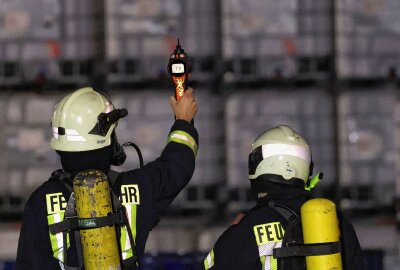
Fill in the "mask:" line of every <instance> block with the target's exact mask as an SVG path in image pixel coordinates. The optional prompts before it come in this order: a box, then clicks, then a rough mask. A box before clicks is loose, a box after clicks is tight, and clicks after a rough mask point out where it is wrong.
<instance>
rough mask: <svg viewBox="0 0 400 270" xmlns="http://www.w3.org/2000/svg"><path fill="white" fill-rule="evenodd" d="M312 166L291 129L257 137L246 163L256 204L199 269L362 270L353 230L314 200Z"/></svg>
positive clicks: (305, 147)
mask: <svg viewBox="0 0 400 270" xmlns="http://www.w3.org/2000/svg"><path fill="white" fill-rule="evenodd" d="M312 167H313V163H312V160H311V150H310V147H309V146H308V144H307V142H306V141H305V140H304V139H303V138H302V137H301V136H300V135H299V134H298V133H297V132H296V131H295V130H293V129H292V128H291V127H289V126H286V125H281V126H277V127H274V128H272V129H269V130H267V131H265V132H263V133H262V134H261V135H260V136H258V138H257V139H256V140H255V141H254V142H253V144H252V147H251V153H250V155H249V164H248V169H249V179H250V186H251V192H252V195H253V197H254V198H255V200H256V205H255V206H254V207H253V208H252V209H251V210H249V211H248V213H246V214H243V216H242V217H241V218H239V219H236V220H235V222H234V224H233V225H231V226H230V227H229V228H228V229H227V230H226V231H225V232H223V234H222V235H221V236H220V237H219V238H218V240H217V241H216V243H215V245H214V247H213V249H212V250H211V251H210V252H209V253H208V254H207V256H206V257H205V259H204V260H203V262H202V264H201V269H206V270H209V269H211V270H221V269H222V270H224V269H229V270H235V269H238V270H239V269H240V270H242V269H249V270H252V269H257V270H260V269H263V270H264V269H265V270H280V269H285V270H288V269H295V270H299V269H308V270H317V269H318V270H324V269H347V270H350V269H360V270H361V269H364V268H363V259H362V254H361V249H360V245H359V242H358V239H357V236H356V233H355V231H354V229H353V226H352V225H351V224H350V223H349V222H348V221H347V220H346V219H345V218H344V216H343V215H342V214H341V213H340V212H337V211H336V208H335V204H334V203H333V202H331V201H329V200H327V199H322V198H316V199H312V196H311V195H312V193H311V192H310V190H311V189H312V188H313V187H314V186H315V184H316V183H317V182H318V181H319V179H321V174H317V175H316V176H315V177H311V175H312ZM310 235H311V237H310ZM303 236H304V237H303ZM321 236H322V237H321ZM303 238H304V239H303Z"/></svg>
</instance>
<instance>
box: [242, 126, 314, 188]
mask: <svg viewBox="0 0 400 270" xmlns="http://www.w3.org/2000/svg"><path fill="white" fill-rule="evenodd" d="M310 165H311V150H310V147H309V146H308V144H307V142H306V141H305V140H304V138H303V137H301V136H300V135H299V134H298V133H297V132H296V131H295V130H293V129H292V128H291V127H289V126H285V125H281V126H277V127H275V128H272V129H269V130H267V131H265V132H263V133H262V134H261V135H260V136H258V138H257V139H256V140H255V141H254V143H253V144H252V146H251V153H250V155H249V179H250V180H254V179H256V178H257V177H259V176H261V175H265V174H273V175H279V176H281V177H282V181H284V182H285V181H290V180H291V179H301V180H303V181H304V183H306V182H307V180H308V178H309V176H310Z"/></svg>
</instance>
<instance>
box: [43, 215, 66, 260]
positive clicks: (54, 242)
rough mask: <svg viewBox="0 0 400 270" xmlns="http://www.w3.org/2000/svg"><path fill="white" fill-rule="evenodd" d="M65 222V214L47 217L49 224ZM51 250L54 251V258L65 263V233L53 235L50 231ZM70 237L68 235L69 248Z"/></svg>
mask: <svg viewBox="0 0 400 270" xmlns="http://www.w3.org/2000/svg"><path fill="white" fill-rule="evenodd" d="M63 220H64V212H59V213H55V214H51V215H48V216H47V224H48V225H51V224H55V223H58V222H61V221H63ZM49 235H50V243H51V249H52V251H53V257H54V258H56V259H57V260H59V261H61V262H63V261H64V253H63V249H64V240H63V233H62V232H60V233H57V234H52V233H51V232H50V230H49ZM69 244H70V243H69V235H67V247H69Z"/></svg>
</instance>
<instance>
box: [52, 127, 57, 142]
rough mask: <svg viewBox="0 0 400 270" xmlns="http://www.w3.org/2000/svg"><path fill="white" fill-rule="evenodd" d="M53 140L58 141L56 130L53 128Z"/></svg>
mask: <svg viewBox="0 0 400 270" xmlns="http://www.w3.org/2000/svg"><path fill="white" fill-rule="evenodd" d="M53 138H54V139H58V128H53Z"/></svg>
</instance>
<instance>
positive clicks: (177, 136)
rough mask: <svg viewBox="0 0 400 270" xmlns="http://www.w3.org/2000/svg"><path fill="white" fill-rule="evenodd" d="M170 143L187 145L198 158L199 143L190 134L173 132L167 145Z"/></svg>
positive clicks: (178, 131) (179, 131)
mask: <svg viewBox="0 0 400 270" xmlns="http://www.w3.org/2000/svg"><path fill="white" fill-rule="evenodd" d="M169 142H177V143H182V144H184V145H187V146H189V147H190V149H192V150H193V153H194V156H197V143H196V141H195V140H194V139H193V137H192V136H190V134H189V133H187V132H185V131H182V130H175V131H172V132H171V133H170V134H169V136H168V141H167V143H169Z"/></svg>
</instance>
